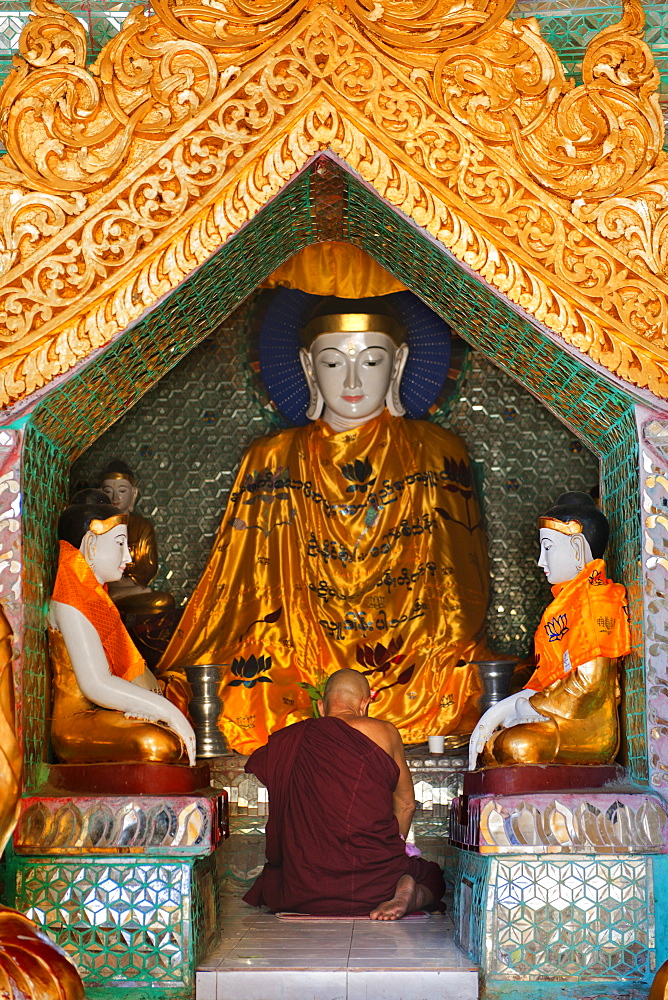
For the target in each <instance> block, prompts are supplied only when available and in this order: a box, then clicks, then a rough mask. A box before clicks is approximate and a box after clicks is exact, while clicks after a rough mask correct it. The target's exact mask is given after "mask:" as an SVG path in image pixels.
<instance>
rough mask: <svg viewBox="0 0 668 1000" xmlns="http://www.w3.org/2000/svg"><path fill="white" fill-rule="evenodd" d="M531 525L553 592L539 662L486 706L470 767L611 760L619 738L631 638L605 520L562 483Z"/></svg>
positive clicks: (539, 635) (538, 644)
mask: <svg viewBox="0 0 668 1000" xmlns="http://www.w3.org/2000/svg"><path fill="white" fill-rule="evenodd" d="M538 525H539V528H540V559H539V561H538V565H539V566H540V567H541V568H542V569H543V570H544V571H545V575H546V576H547V579H548V582H549V583H551V584H552V593H553V595H554V600H553V601H552V603H551V604H550V605H548V607H547V609H546V610H545V613H544V614H543V617H542V618H541V621H540V625H539V626H538V631H537V632H536V636H535V650H536V669H535V671H534V673H533V675H532V677H531V679H530V680H529V682H528V684H527V685H526V687H524V688H523V689H522V690H521V691H517V692H516V693H515V694H513V695H510V697H508V698H505V699H504V700H503V701H501V702H499V703H498V704H497V705H493V706H492V708H490V709H488V711H487V712H485V714H484V715H483V717H482V719H481V720H480V722H479V723H478V725H477V727H476V729H475V730H474V733H473V736H472V737H471V744H470V751H469V766H470V768H471V769H474V768H475V767H476V765H477V764H482V765H483V766H486V767H487V766H495V765H499V764H552V763H554V764H609V763H611V762H612V761H613V760H614V758H615V756H616V754H617V750H618V748H619V722H618V715H617V706H618V704H619V699H620V692H619V683H618V679H617V671H618V666H619V661H620V658H621V657H623V656H626V654H627V653H628V652H629V651H630V638H629V624H628V609H627V604H626V591H625V589H624V587H623V586H622V585H621V584H618V583H613V582H612V581H611V580H609V579H608V578H607V575H606V570H605V563H604V562H603V559H602V556H603V553H604V552H605V547H606V545H607V541H608V522H607V520H606V518H605V515H604V514H603V513H602V512H601V511H600V510H599V509H598V508H597V507H596V505H595V503H594V501H593V500H592V499H591V497H590V496H588V495H587V494H586V493H564V494H562V495H561V496H560V497H559V498H558V500H557V502H556V504H555V505H554V507H551V508H550V510H548V511H547V512H546V513H545V514H544V515H543V517H541V518H540V519H539V522H538Z"/></svg>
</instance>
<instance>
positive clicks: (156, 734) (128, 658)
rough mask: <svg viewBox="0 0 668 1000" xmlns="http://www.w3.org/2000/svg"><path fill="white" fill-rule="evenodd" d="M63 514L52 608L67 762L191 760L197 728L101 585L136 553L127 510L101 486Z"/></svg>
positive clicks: (60, 736)
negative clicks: (164, 688)
mask: <svg viewBox="0 0 668 1000" xmlns="http://www.w3.org/2000/svg"><path fill="white" fill-rule="evenodd" d="M85 493H86V498H87V500H88V502H87V503H76V504H71V505H70V506H69V507H67V508H66V510H65V511H64V512H63V514H62V515H61V517H60V520H59V522H58V538H59V546H60V554H59V561H58V573H57V575H56V582H55V586H54V590H53V595H52V599H51V604H50V609H49V647H50V653H51V665H52V675H53V704H52V725H51V739H52V744H53V749H54V753H55V754H56V757H57V758H58V759H59V760H61V761H63V762H64V763H81V764H89V763H102V762H120V761H124V762H147V761H156V762H162V763H177V762H179V761H182V760H183V758H184V757H185V758H186V759H187V760H188V761H189V763H190V764H191V765H192V764H194V763H195V734H194V732H193V730H192V727H191V726H190V723H189V722H188V720H187V719H186V717H185V716H184V714H183V713H182V712H181V711H180V710H179V708H177V707H176V706H175V705H174V704H172V702H171V701H170V700H169V699H168V698H165V697H163V695H162V694H161V693H160V685H159V684H158V682H157V681H156V679H155V678H154V677H153V675H152V674H151V672H150V671H149V670H147V669H146V665H145V663H144V661H143V659H142V657H141V656H140V654H139V653H138V651H137V649H136V647H135V646H134V645H133V644H132V641H131V640H130V637H129V635H128V633H127V632H126V630H125V627H124V625H123V623H122V621H121V618H120V615H119V612H118V610H117V608H116V606H115V605H114V604H113V602H112V601H111V600H110V598H109V596H108V594H107V593H106V590H105V585H106V584H109V583H112V582H114V581H116V580H119V579H120V578H121V576H122V575H123V571H124V569H125V567H126V566H127V565H128V563H129V562H130V552H129V549H128V543H127V542H128V529H127V514H125V513H119V511H118V510H117V508H116V507H113V506H111V505H110V504H107V503H106V502H105V501H106V497H105V495H104V494H103V493H101V492H99V491H92V490H87V491H85Z"/></svg>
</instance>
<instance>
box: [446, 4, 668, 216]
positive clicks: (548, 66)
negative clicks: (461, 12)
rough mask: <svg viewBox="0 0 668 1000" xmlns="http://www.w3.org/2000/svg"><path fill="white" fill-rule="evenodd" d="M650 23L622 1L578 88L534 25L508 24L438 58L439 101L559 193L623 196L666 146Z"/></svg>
mask: <svg viewBox="0 0 668 1000" xmlns="http://www.w3.org/2000/svg"><path fill="white" fill-rule="evenodd" d="M644 20H645V19H644V13H643V10H642V6H641V5H640V2H639V0H625V4H624V14H623V16H622V19H621V20H620V21H619V23H618V24H614V25H611V26H610V27H608V28H605V29H604V30H603V31H601V32H599V34H598V35H596V36H595V37H594V38H593V39H592V41H591V43H590V45H589V47H588V49H587V51H586V54H585V58H584V62H583V83H582V85H581V86H579V87H574V85H573V82H572V81H571V80H567V79H566V78H565V76H564V72H563V67H562V65H561V62H560V61H559V58H558V56H557V54H556V52H555V51H554V50H553V49H552V48H551V47H550V46H549V45H548V44H547V42H545V41H544V40H543V39H542V38H541V36H540V33H539V30H538V25H537V23H536V21H535V19H534V18H529V19H528V20H516V21H513V22H506V23H505V24H504V25H502V26H501V27H500V28H499V29H498V30H497V31H496V32H495V33H494V34H493V36H491V37H489V38H485V39H484V40H482V41H481V42H479V43H478V44H476V45H475V46H470V45H467V46H464V47H461V48H459V47H458V48H457V50H456V51H452V52H449V51H447V52H445V53H444V54H443V55H442V56H441V58H440V59H439V61H438V63H437V64H436V68H435V72H434V95H435V98H436V99H437V100H438V102H439V104H440V105H441V106H442V107H444V108H446V109H447V110H448V111H450V112H451V113H452V114H453V115H454V116H455V118H456V119H457V120H458V121H460V122H462V123H463V124H465V125H466V126H468V127H469V128H470V129H471V130H472V131H473V133H474V134H475V135H477V136H479V137H480V138H482V139H484V140H485V142H487V143H490V144H494V145H496V146H498V147H501V148H503V147H507V148H508V150H509V151H511V152H512V157H513V159H514V160H517V161H518V162H519V163H520V164H521V166H522V167H523V168H524V169H525V170H526V171H527V172H528V173H529V175H530V176H531V177H533V178H534V179H535V180H536V181H537V182H538V183H539V184H540V185H541V187H543V188H545V189H546V190H548V191H551V192H552V193H553V194H555V195H558V196H561V197H564V198H567V199H569V200H572V199H576V198H582V197H586V198H596V199H601V198H607V197H609V196H611V195H615V194H618V193H620V192H621V191H623V190H624V189H626V188H628V187H629V186H631V185H633V184H634V183H636V182H637V180H638V179H639V178H640V177H643V176H644V175H645V174H646V173H647V172H648V171H649V170H650V169H651V167H652V166H653V165H654V164H655V162H656V160H657V158H658V156H659V153H660V151H661V147H662V145H663V130H664V126H663V118H662V115H661V109H660V106H659V102H658V97H657V96H656V94H655V93H654V92H655V91H656V89H657V88H658V85H659V82H660V77H659V73H658V70H657V69H656V67H655V65H654V60H653V57H652V54H651V51H650V50H649V48H648V46H647V45H646V44H645V42H643V41H642V40H641V39H640V38H639V37H638V35H639V34H640V33H641V32H642V29H643V27H644Z"/></svg>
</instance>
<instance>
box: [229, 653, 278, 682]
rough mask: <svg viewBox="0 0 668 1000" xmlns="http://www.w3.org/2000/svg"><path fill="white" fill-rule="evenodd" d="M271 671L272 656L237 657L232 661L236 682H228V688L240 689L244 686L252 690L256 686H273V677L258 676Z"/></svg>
mask: <svg viewBox="0 0 668 1000" xmlns="http://www.w3.org/2000/svg"><path fill="white" fill-rule="evenodd" d="M270 669H271V656H248V657H245V656H235V658H234V659H233V660H232V673H233V674H234V680H232V681H229V682H228V687H239V685H241V684H243V686H244V687H246V688H252V687H255V685H256V684H272V683H273V681H272V679H271V677H265V676H261V677H258V674H262V673H263V671H264V670H270Z"/></svg>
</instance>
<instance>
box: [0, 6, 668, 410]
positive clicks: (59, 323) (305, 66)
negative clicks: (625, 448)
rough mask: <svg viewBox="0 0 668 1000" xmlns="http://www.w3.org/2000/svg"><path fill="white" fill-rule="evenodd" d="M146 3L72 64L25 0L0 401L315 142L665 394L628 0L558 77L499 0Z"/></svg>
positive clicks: (664, 225) (666, 359)
mask: <svg viewBox="0 0 668 1000" xmlns="http://www.w3.org/2000/svg"><path fill="white" fill-rule="evenodd" d="M170 2H171V0H170ZM166 3H167V0H165V4H164V5H163V3H162V0H159V2H158V0H156V4H155V5H156V7H159V8H160V11H161V17H162V18H163V20H160V19H158V18H157V17H152V18H149V19H147V18H146V17H145V16H144V15H143V13H142V12H141V11H139V10H135V11H134V12H133V13H132V14H131V15H130V16H129V17H128V19H127V20H126V22H125V23H124V26H123V28H122V30H121V31H120V32H119V34H118V35H117V36H116V37H115V38H114V39H112V41H111V42H110V43H109V44H108V45H107V46H106V47H105V48H104V49H103V51H102V53H101V54H100V56H99V58H98V60H97V61H96V63H95V64H94V65H93V66H92V67H90V68H89V69H86V68H85V38H84V33H83V29H82V28H81V26H80V25H79V23H78V21H77V20H76V19H75V18H74V17H72V16H71V15H70V14H67V13H66V12H64V11H62V10H61V9H60V8H59V7H57V6H56V4H55V3H53V2H51V0H33V4H34V7H33V9H34V10H35V12H36V16H35V17H34V18H33V19H32V20H31V21H30V22H29V23H28V25H27V26H26V29H25V31H24V33H23V36H22V43H21V45H22V59H19V60H17V62H16V68H15V70H14V71H13V73H12V74H11V75H10V77H9V79H8V81H7V83H6V84H5V87H4V88H3V91H2V93H1V95H0V131H2V135H3V137H4V138H5V142H6V144H7V147H8V149H9V155H8V156H5V157H4V158H2V159H0V273H2V274H4V275H5V278H4V284H3V285H2V286H0V400H2V401H3V402H8V401H11V400H14V399H17V398H20V397H21V396H24V395H25V394H26V393H29V392H31V391H32V390H33V389H35V388H37V387H38V386H40V385H43V384H44V383H45V382H46V381H48V380H49V379H50V378H52V377H53V376H55V375H56V374H59V373H61V372H63V371H65V370H67V368H69V367H71V366H72V365H73V364H74V363H75V362H76V361H77V360H78V359H80V358H82V357H85V356H86V354H87V353H89V352H90V350H91V349H92V348H95V347H99V346H101V345H102V344H104V343H106V342H107V341H108V340H109V338H110V337H111V336H113V335H114V334H115V333H117V332H118V331H120V330H122V329H124V328H125V327H126V326H127V325H128V324H129V323H130V322H132V321H133V320H134V319H136V318H137V317H138V316H139V315H141V313H142V312H143V311H144V310H145V309H146V308H147V307H148V306H150V305H152V304H153V303H155V302H156V301H157V300H158V299H159V298H160V297H161V296H162V295H165V294H167V293H169V292H170V291H171V290H172V289H173V288H174V287H175V286H176V285H177V284H178V283H179V282H181V281H183V280H184V278H186V277H187V276H188V274H189V273H190V271H191V270H192V269H193V268H194V267H195V266H197V265H198V264H200V263H202V262H203V261H204V260H206V259H207V257H208V256H209V255H210V254H211V253H212V252H213V251H214V250H215V249H217V248H218V247H219V246H220V244H221V243H222V242H224V240H226V239H228V238H229V237H230V236H231V235H232V234H233V233H234V232H235V231H236V230H237V229H238V228H239V227H240V226H241V225H243V224H244V223H246V222H248V221H249V219H251V218H252V217H253V215H254V214H255V213H256V212H257V211H258V210H259V208H261V207H262V205H264V204H265V203H266V202H267V201H268V200H269V198H271V197H272V196H273V195H274V194H276V193H277V192H278V190H279V189H280V187H281V186H282V185H283V184H284V183H285V182H286V181H287V180H289V179H290V178H291V177H293V176H294V174H295V172H296V171H297V170H299V169H301V168H302V167H303V166H304V165H305V164H306V163H307V161H308V159H309V157H311V156H313V155H314V154H315V153H317V152H319V151H322V150H326V149H331V150H332V151H333V152H334V153H335V154H336V155H338V156H340V157H341V158H343V159H344V160H345V161H346V162H347V164H348V165H349V166H350V168H351V169H353V170H356V171H358V173H360V174H361V175H362V177H363V178H364V179H365V180H366V181H368V182H369V183H371V184H372V185H373V186H374V187H375V189H376V191H377V192H378V194H379V195H380V196H381V197H383V198H385V199H386V200H387V201H389V202H390V203H391V204H392V205H394V206H396V207H397V208H398V209H399V210H401V211H402V212H404V213H405V214H406V215H408V216H410V217H411V218H412V219H413V220H414V221H415V222H416V223H417V225H419V226H422V227H424V228H425V229H426V230H427V231H428V232H429V233H430V234H431V235H432V236H433V237H435V238H436V239H437V240H438V241H439V242H440V243H442V244H443V245H444V246H446V247H447V248H448V249H449V250H451V251H452V253H453V254H454V255H455V256H456V257H457V258H458V259H459V260H461V261H463V262H464V263H465V264H467V265H469V266H470V267H472V268H473V269H474V270H475V271H476V272H477V273H478V274H479V275H480V276H481V278H482V279H484V280H485V281H487V282H489V283H490V284H491V285H493V286H494V287H495V288H497V289H498V290H500V291H501V292H503V293H504V294H506V295H507V296H508V297H509V298H510V299H511V300H512V301H514V302H516V303H517V304H518V305H520V306H521V307H523V308H524V309H526V310H527V311H528V312H529V313H530V314H531V315H532V316H533V317H535V319H536V320H538V321H539V322H541V323H543V324H545V325H546V326H547V327H549V328H550V329H551V330H553V331H555V332H557V333H558V334H560V335H561V336H562V337H563V338H564V340H565V341H567V342H568V343H570V344H572V345H574V346H575V347H577V348H578V349H580V350H581V351H583V352H585V353H586V354H588V355H589V357H591V358H592V359H593V360H595V361H599V362H600V363H602V364H604V365H605V366H607V367H608V368H609V369H610V370H611V371H614V372H616V373H618V374H619V375H621V376H622V377H623V378H626V379H628V380H629V381H631V382H633V383H635V384H637V385H641V386H647V387H650V388H651V389H653V391H655V392H656V393H657V394H659V395H664V396H668V352H667V351H666V350H665V348H664V343H663V337H664V331H665V329H667V328H668V286H666V284H665V281H664V279H665V278H667V277H668V168H667V166H666V162H665V159H664V158H663V154H662V153H661V152H659V151H658V150H659V147H660V142H661V139H662V132H661V129H660V118H659V117H658V113H657V108H656V101H655V94H654V89H655V87H656V73H655V70H654V66H653V62H652V58H651V53H650V51H649V49H647V47H646V46H645V45H644V43H643V42H642V41H641V40H640V38H639V37H638V36H639V32H640V30H641V26H642V13H641V9H640V7H639V5H638V2H637V0H626V2H625V8H624V11H625V12H624V17H623V18H622V20H621V21H620V23H619V24H618V25H613V26H612V27H611V28H609V29H606V31H605V32H601V33H600V34H599V35H598V36H597V37H596V38H595V39H594V40H593V41H592V43H591V45H590V47H589V49H588V52H587V58H586V60H585V71H584V73H585V82H584V84H583V85H582V87H577V88H576V87H574V86H573V84H572V83H571V82H570V81H568V80H567V79H566V78H565V75H564V72H563V67H562V66H561V64H560V62H559V60H558V58H557V56H556V54H555V53H554V51H553V50H552V49H551V48H550V46H549V45H548V44H547V43H546V42H545V41H544V40H543V39H542V38H541V37H540V34H539V32H538V30H537V26H536V24H535V22H533V21H532V20H531V19H529V20H528V21H515V22H508V21H504V22H503V23H499V24H498V25H497V26H496V27H495V28H494V27H493V20H494V18H497V19H498V20H500V19H501V18H502V16H503V11H505V10H507V7H508V6H509V4H508V2H507V0H498V3H497V2H494V0H468V2H464V3H462V4H457V3H455V2H454V0H424V2H423V3H422V0H405V2H404V0H396V2H395V0H392V2H389V0H383V2H382V3H375V0H368V2H367V0H303V2H301V0H296V2H290V0H273V2H270V0H262V2H261V3H256V2H252V3H251V0H234V3H233V0H210V2H209V3H207V4H206V5H204V4H200V3H195V4H193V5H192V7H187V8H186V7H185V6H184V7H179V6H172V7H170V11H171V14H170V18H171V20H169V18H167V16H166V15H165V13H164V10H163V6H165V7H166ZM418 3H420V6H419V8H418ZM307 8H312V9H310V10H309V9H307ZM418 9H419V11H421V12H422V13H423V14H424V17H423V18H422V19H421V20H420V21H419V28H416V27H415V25H414V23H413V21H412V20H411V19H412V18H415V16H416V11H417V10H418ZM202 10H204V11H205V13H207V12H208V13H207V17H209V16H210V17H211V18H214V20H216V19H217V21H220V22H221V23H220V24H218V27H217V28H216V30H217V31H218V32H219V35H218V36H217V37H218V39H219V41H220V40H221V39H223V37H225V38H228V36H229V38H232V37H234V39H236V41H237V42H238V41H239V39H240V38H241V36H242V33H243V32H246V34H247V35H248V34H252V35H253V39H254V41H253V46H254V47H253V48H252V52H251V54H250V55H249V52H250V49H249V50H248V51H242V49H241V48H237V49H234V47H233V46H232V45H231V44H230V45H229V46H228V48H227V49H225V46H224V45H222V44H221V45H218V43H217V42H216V43H214V42H213V41H212V40H211V36H212V32H213V28H212V23H213V22H211V21H206V24H207V25H208V27H207V29H206V31H207V32H208V33H209V34H208V35H207V34H206V32H205V34H204V35H203V36H202V37H203V38H204V39H205V40H204V41H198V40H197V39H196V38H194V37H193V35H192V32H191V31H190V27H188V25H191V26H192V24H196V23H199V22H197V17H199V16H200V14H201V13H202ZM193 11H194V13H193ZM226 12H227V13H228V14H230V16H229V17H228V18H227V20H225V16H224V15H225V13H226ZM297 14H299V19H298V20H296V18H297ZM439 17H440V18H441V22H440V24H441V27H440V28H438V30H437V29H436V28H435V27H434V24H432V23H431V21H433V20H434V19H435V18H439ZM457 18H460V22H461V23H460V28H456V25H455V21H456V19H457ZM462 19H464V20H466V19H468V21H467V24H468V28H467V29H466V31H467V32H469V33H468V34H466V37H464V35H463V34H461V32H460V35H457V33H456V32H457V31H459V30H460V29H461V31H463V28H462V27H461V24H463V21H462ZM205 20H206V19H205ZM222 21H225V24H223V23H222ZM172 22H173V23H174V25H175V27H174V28H173V27H172ZM203 23H204V22H203ZM262 25H265V26H266V32H265V29H264V28H263V27H262ZM491 25H492V27H490V26H491ZM482 26H484V31H483V27H482ZM446 28H447V31H446ZM177 29H178V32H180V35H179V34H177ZM381 29H382V30H381ZM441 29H442V30H441ZM198 30H199V29H198ZM439 31H440V35H439V33H438V32H439ZM474 31H480V32H481V36H480V39H479V41H478V42H476V44H475V45H472V44H470V41H471V38H472V37H473V35H472V34H471V32H474ZM220 32H222V34H220ZM263 32H265V33H263ZM271 32H274V34H273V35H271V39H272V40H273V41H272V45H271V47H270V46H269V43H268V41H267V39H268V38H269V35H270V34H271ZM448 32H450V34H448ZM226 33H227V34H226ZM402 33H403V34H402ZM421 33H422V34H421ZM372 37H373V41H372V40H371V39H372ZM229 38H228V40H229ZM416 39H418V40H420V42H424V43H425V44H424V47H423V48H421V49H420V50H419V52H418V51H417V49H416V48H415V46H416V44H417V42H416ZM453 39H454V41H456V44H454V42H453ZM226 44H227V43H226ZM235 44H236V43H235ZM411 45H412V46H413V48H412V49H411V48H410V46H411ZM402 46H403V47H402ZM652 272H653V274H654V275H655V276H658V279H657V277H654V276H653V274H652ZM659 279H660V280H659Z"/></svg>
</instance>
